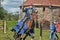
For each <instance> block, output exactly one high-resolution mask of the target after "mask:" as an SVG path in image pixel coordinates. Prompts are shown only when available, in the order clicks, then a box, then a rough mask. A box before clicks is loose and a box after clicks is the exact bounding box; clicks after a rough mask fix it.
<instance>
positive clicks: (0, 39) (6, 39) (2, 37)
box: [0, 21, 60, 40]
mask: <svg viewBox="0 0 60 40" xmlns="http://www.w3.org/2000/svg"><path fill="white" fill-rule="evenodd" d="M16 23H17V21H8V30H7V33H6V34H4V33H3V30H0V40H10V39H11V40H14V39H13V34H14V33H13V32H11V31H10V30H11V28H12V27H13V26H14V25H15V24H16ZM39 33H40V30H39V29H38V28H35V34H34V36H35V38H34V40H40V38H39V37H40V34H39ZM57 34H58V36H59V37H60V34H59V33H57ZM26 40H30V37H29V36H28V37H27V39H26ZM42 40H49V30H43V35H42Z"/></svg>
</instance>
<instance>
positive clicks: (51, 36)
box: [50, 24, 56, 40]
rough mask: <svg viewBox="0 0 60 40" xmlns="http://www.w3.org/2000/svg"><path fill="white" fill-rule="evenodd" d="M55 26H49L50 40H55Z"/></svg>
mask: <svg viewBox="0 0 60 40" xmlns="http://www.w3.org/2000/svg"><path fill="white" fill-rule="evenodd" d="M55 34H56V26H55V24H51V25H50V39H51V40H56V35H55Z"/></svg>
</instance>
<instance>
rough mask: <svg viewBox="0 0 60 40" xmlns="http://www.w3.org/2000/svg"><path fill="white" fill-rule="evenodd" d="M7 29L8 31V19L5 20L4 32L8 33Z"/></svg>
mask: <svg viewBox="0 0 60 40" xmlns="http://www.w3.org/2000/svg"><path fill="white" fill-rule="evenodd" d="M6 31H7V22H6V20H4V33H6Z"/></svg>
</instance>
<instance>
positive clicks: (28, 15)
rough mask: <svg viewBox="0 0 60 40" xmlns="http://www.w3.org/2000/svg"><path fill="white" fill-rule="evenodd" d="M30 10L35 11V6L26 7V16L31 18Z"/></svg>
mask: <svg viewBox="0 0 60 40" xmlns="http://www.w3.org/2000/svg"><path fill="white" fill-rule="evenodd" d="M29 10H32V12H34V9H33V8H26V16H27V17H29V18H30V17H31V16H30V13H29Z"/></svg>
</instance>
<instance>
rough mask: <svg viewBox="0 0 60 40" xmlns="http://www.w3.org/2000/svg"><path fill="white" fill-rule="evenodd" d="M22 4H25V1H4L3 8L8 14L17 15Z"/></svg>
mask: <svg viewBox="0 0 60 40" xmlns="http://www.w3.org/2000/svg"><path fill="white" fill-rule="evenodd" d="M24 1H26V0H24ZM22 3H23V0H4V1H3V2H2V6H3V8H4V9H5V10H7V11H8V12H12V13H16V12H17V11H20V9H19V6H20V5H21V4H22Z"/></svg>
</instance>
